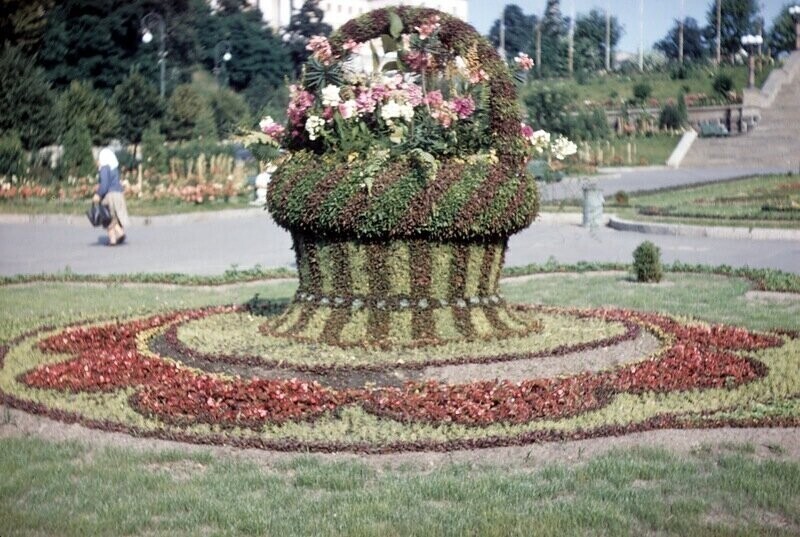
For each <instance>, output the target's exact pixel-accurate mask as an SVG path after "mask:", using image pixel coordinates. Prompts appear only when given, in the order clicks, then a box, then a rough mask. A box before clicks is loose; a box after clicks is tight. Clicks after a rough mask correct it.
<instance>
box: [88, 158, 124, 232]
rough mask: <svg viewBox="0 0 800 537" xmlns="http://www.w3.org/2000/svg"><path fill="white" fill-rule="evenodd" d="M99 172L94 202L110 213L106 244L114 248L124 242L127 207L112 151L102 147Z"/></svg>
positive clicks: (116, 162) (117, 164) (117, 165)
mask: <svg viewBox="0 0 800 537" xmlns="http://www.w3.org/2000/svg"><path fill="white" fill-rule="evenodd" d="M97 160H98V168H99V171H100V178H99V184H98V187H97V193H96V194H95V195H94V198H93V200H94V201H95V202H101V203H102V204H103V205H106V206H107V207H108V209H109V212H110V213H111V223H110V224H109V225H108V244H109V246H114V245H116V244H120V243H121V242H123V241H124V240H125V228H127V227H128V223H129V219H128V206H127V205H125V189H124V188H123V186H122V183H121V182H120V179H119V162H118V161H117V156H116V155H115V154H114V150H113V149H111V148H110V147H104V148H103V149H101V150H100V156H99V157H98V159H97Z"/></svg>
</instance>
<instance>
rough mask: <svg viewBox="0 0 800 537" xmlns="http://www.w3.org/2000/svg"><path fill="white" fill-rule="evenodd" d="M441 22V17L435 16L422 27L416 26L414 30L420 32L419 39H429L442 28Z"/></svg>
mask: <svg viewBox="0 0 800 537" xmlns="http://www.w3.org/2000/svg"><path fill="white" fill-rule="evenodd" d="M439 20H441V19H440V18H439V15H434V16H432V17H430V18H429V19H428V20H427V21H425V22H424V23H422V24H421V25H419V26H415V27H414V29H415V30H416V31H418V32H419V38H420V39H428V38H429V37H430V36H431V35H433V34H434V33H435V32H436V31H437V30H438V29H439V28H440V27H441V24H439Z"/></svg>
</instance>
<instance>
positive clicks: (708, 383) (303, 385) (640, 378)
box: [20, 307, 783, 428]
mask: <svg viewBox="0 0 800 537" xmlns="http://www.w3.org/2000/svg"><path fill="white" fill-rule="evenodd" d="M236 310H237V308H234V307H220V308H209V309H204V310H190V311H183V312H177V313H171V314H168V315H158V316H154V317H150V318H148V319H142V320H136V321H131V322H127V323H113V324H108V325H104V326H96V327H90V328H70V329H67V330H64V331H62V332H60V333H59V334H56V335H55V336H52V337H49V338H47V339H45V340H43V341H42V342H40V344H39V347H40V349H41V350H43V351H45V352H55V353H68V354H71V355H73V356H74V358H73V359H71V360H68V361H65V362H61V363H56V364H49V365H42V366H39V367H37V368H35V369H33V370H31V371H29V372H27V373H25V374H23V375H21V377H20V380H21V381H22V382H24V383H25V384H27V385H28V386H31V387H34V388H41V389H54V390H61V391H71V392H79V391H89V392H92V391H94V392H109V391H113V390H116V389H120V388H125V387H134V388H136V392H135V393H134V395H133V396H132V397H131V399H130V402H131V404H132V405H133V407H134V408H135V409H136V410H137V411H139V412H141V413H143V414H146V415H151V416H154V417H157V418H159V419H162V420H164V421H166V422H169V423H173V424H178V425H186V424H192V423H207V424H215V425H221V426H245V427H254V428H257V427H261V426H263V425H264V424H266V423H277V424H280V423H284V422H287V421H300V420H310V419H314V418H316V417H319V416H321V415H322V414H324V413H326V412H330V411H335V410H336V409H338V408H340V407H341V406H343V405H347V404H352V403H358V404H361V405H362V406H363V407H364V408H365V409H366V410H367V411H369V412H371V413H374V414H376V415H379V416H383V417H387V418H391V419H395V420H399V421H403V422H409V421H422V422H431V423H458V424H464V425H470V426H486V425H490V424H492V423H498V422H500V423H512V424H514V423H526V422H529V421H531V420H535V419H542V418H549V419H558V418H564V417H568V416H574V415H577V414H580V413H582V412H586V411H589V410H593V409H597V408H599V407H601V406H603V405H604V404H606V403H607V402H608V400H609V399H610V397H611V396H612V395H613V394H614V393H622V392H627V393H643V392H648V391H655V392H669V391H675V390H692V389H706V388H734V387H736V386H739V385H741V384H744V383H746V382H750V381H752V380H754V379H756V378H759V377H762V376H764V375H765V374H766V372H767V371H766V367H765V366H764V365H763V364H761V363H760V362H757V361H756V360H753V359H750V358H746V357H742V356H739V355H738V354H736V353H734V352H732V351H749V350H757V349H764V348H769V347H776V346H780V345H781V344H782V342H783V340H782V339H781V338H780V337H778V336H776V335H770V334H757V333H752V332H749V331H747V330H743V329H740V328H732V327H726V326H713V327H706V326H700V325H683V324H681V323H679V322H677V321H676V320H674V319H672V318H670V317H666V316H663V315H658V314H654V313H641V312H633V311H626V310H603V309H598V310H589V311H586V310H571V311H570V313H572V314H576V315H579V316H582V317H596V318H602V319H605V320H608V321H619V322H623V323H628V324H630V323H636V324H639V325H642V326H644V327H647V328H648V329H649V330H652V331H654V332H655V333H657V334H660V335H661V337H662V339H664V340H665V341H666V342H668V346H667V348H665V349H664V350H663V351H662V352H660V353H659V354H657V355H656V356H653V357H650V358H649V359H646V360H644V361H642V362H638V363H636V364H632V365H627V366H624V367H620V368H617V369H615V370H611V371H605V372H600V373H582V374H579V375H574V376H571V377H566V378H551V379H530V380H525V381H523V382H518V383H514V382H510V381H499V380H495V381H480V382H472V383H467V384H459V385H449V384H443V383H440V382H437V381H434V380H431V381H427V382H411V383H407V384H406V385H404V386H403V387H401V388H394V387H379V388H374V389H359V390H335V389H333V388H328V387H324V386H322V385H320V384H319V383H317V382H311V381H305V380H302V379H288V380H271V379H252V380H244V379H240V378H235V379H224V378H220V377H217V376H213V375H210V374H206V373H202V372H196V371H194V370H190V369H187V368H185V367H180V366H179V365H177V364H175V363H172V362H170V361H166V360H162V359H159V358H155V357H148V356H147V355H145V354H142V353H140V352H139V350H138V349H137V342H136V339H137V337H138V335H139V334H140V333H141V332H143V331H146V330H149V329H153V328H158V327H162V326H169V325H174V324H176V323H181V322H186V321H189V320H192V319H198V318H201V317H204V316H207V315H210V314H214V313H223V312H230V311H236ZM555 311H564V310H555Z"/></svg>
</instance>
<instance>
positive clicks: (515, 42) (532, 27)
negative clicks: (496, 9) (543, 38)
mask: <svg viewBox="0 0 800 537" xmlns="http://www.w3.org/2000/svg"><path fill="white" fill-rule="evenodd" d="M502 17H503V22H504V23H505V26H506V29H505V48H506V56H507V59H511V58H513V57H514V56H516V55H517V53H519V52H525V53H528V54H530V53H531V51H532V50H533V48H534V46H535V44H534V41H535V37H536V25H537V24H538V22H539V19H538V18H537V17H536V15H526V14H525V13H524V12H523V11H522V8H521V7H519V6H518V5H516V4H509V5H507V6H506V7H505V8H504V9H503V15H502ZM489 40H490V41H491V42H492V45H494V46H495V48H497V47H499V46H500V19H497V20H495V21H494V24H492V28H491V30H489Z"/></svg>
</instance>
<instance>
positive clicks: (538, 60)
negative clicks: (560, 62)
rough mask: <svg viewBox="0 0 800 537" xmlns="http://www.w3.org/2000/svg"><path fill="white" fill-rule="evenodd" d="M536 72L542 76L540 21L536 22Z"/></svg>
mask: <svg viewBox="0 0 800 537" xmlns="http://www.w3.org/2000/svg"><path fill="white" fill-rule="evenodd" d="M536 73H537V74H538V75H539V78H541V77H542V23H541V21H539V22H537V23H536Z"/></svg>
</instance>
